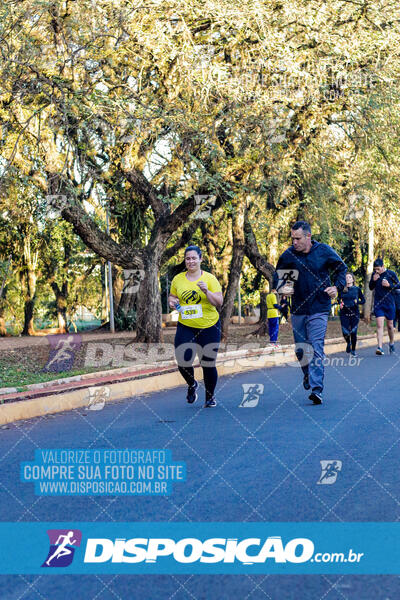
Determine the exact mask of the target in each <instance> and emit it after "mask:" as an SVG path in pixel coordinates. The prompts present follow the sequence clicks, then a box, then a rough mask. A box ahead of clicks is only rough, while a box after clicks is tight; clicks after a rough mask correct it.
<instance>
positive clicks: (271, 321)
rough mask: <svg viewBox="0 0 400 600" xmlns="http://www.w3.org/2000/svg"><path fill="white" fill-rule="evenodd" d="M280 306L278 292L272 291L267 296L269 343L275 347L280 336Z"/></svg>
mask: <svg viewBox="0 0 400 600" xmlns="http://www.w3.org/2000/svg"><path fill="white" fill-rule="evenodd" d="M280 308H281V307H280V304H278V298H277V295H276V290H275V289H272V290H271V291H270V292H269V293H268V294H267V319H268V333H269V341H270V342H271V344H273V345H274V346H277V345H278V335H279V310H280Z"/></svg>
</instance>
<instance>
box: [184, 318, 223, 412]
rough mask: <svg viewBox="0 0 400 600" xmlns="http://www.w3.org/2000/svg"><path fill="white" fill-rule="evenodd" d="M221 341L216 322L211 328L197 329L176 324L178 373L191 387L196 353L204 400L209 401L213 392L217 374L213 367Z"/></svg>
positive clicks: (219, 326) (218, 326)
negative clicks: (202, 379) (203, 389)
mask: <svg viewBox="0 0 400 600" xmlns="http://www.w3.org/2000/svg"><path fill="white" fill-rule="evenodd" d="M220 341H221V325H220V321H217V323H215V325H212V327H206V328H204V329H198V328H196V327H188V326H187V325H182V323H179V322H178V325H177V328H176V335H175V357H176V361H177V363H178V368H179V372H180V373H181V375H182V377H183V378H184V380H185V381H186V383H187V384H188V385H193V384H194V382H195V379H194V369H193V367H192V365H193V361H194V358H195V356H196V353H197V355H198V357H199V361H200V365H201V366H202V368H203V378H204V386H205V388H206V400H210V399H211V398H212V397H213V395H214V391H215V387H216V385H217V380H218V372H217V368H216V366H215V361H216V359H217V353H218V348H219V344H220Z"/></svg>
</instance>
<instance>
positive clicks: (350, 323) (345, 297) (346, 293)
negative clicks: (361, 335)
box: [339, 272, 365, 356]
mask: <svg viewBox="0 0 400 600" xmlns="http://www.w3.org/2000/svg"><path fill="white" fill-rule="evenodd" d="M361 304H365V298H364V295H363V293H362V291H361V289H360V288H359V287H357V286H356V285H355V281H354V275H353V274H352V273H350V272H348V273H346V285H345V287H344V288H343V291H342V292H341V293H340V294H339V306H340V313H339V316H340V324H341V326H342V333H343V337H344V339H345V340H346V342H347V345H346V352H347V353H351V354H352V355H353V356H356V345H357V329H358V323H359V322H360V312H359V309H358V307H359V306H360V305H361Z"/></svg>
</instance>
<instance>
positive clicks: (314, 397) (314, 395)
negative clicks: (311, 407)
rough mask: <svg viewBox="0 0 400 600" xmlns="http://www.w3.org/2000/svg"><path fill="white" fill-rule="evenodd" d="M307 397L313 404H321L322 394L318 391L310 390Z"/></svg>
mask: <svg viewBox="0 0 400 600" xmlns="http://www.w3.org/2000/svg"><path fill="white" fill-rule="evenodd" d="M308 397H309V399H310V400H311V401H312V403H313V404H322V396H321V394H320V392H311V394H310V395H309V396H308Z"/></svg>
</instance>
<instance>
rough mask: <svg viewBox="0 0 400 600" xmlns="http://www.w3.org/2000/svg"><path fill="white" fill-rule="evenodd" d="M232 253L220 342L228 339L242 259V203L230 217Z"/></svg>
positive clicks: (222, 314)
mask: <svg viewBox="0 0 400 600" xmlns="http://www.w3.org/2000/svg"><path fill="white" fill-rule="evenodd" d="M232 234H233V251H232V260H231V265H230V270H229V279H228V287H227V289H226V292H225V297H224V304H223V307H222V310H221V334H222V336H221V337H222V341H223V342H224V341H226V340H227V337H228V329H229V321H230V318H231V316H232V312H233V304H234V302H235V296H236V292H237V289H238V284H239V278H240V273H241V270H242V265H243V257H244V202H239V203H238V205H237V206H236V207H235V210H234V213H233V216H232Z"/></svg>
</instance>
